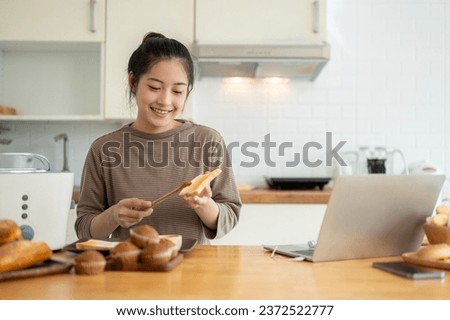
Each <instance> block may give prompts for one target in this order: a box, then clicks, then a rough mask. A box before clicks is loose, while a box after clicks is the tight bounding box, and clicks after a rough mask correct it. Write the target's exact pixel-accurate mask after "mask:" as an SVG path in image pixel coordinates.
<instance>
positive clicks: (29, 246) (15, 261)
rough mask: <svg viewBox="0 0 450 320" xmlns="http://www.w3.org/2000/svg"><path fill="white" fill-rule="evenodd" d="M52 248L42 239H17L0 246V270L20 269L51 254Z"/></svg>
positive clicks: (45, 258) (47, 257) (43, 259)
mask: <svg viewBox="0 0 450 320" xmlns="http://www.w3.org/2000/svg"><path fill="white" fill-rule="evenodd" d="M52 254H53V253H52V250H51V249H50V247H49V246H48V245H47V244H46V243H45V242H43V241H30V240H17V241H12V242H8V243H7V244H4V245H3V246H1V247H0V272H8V271H13V270H20V269H24V268H27V267H30V266H32V265H35V264H37V263H39V262H42V261H45V260H47V259H49V258H50V257H51V256H52Z"/></svg>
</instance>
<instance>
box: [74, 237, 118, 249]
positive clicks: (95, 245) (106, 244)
mask: <svg viewBox="0 0 450 320" xmlns="http://www.w3.org/2000/svg"><path fill="white" fill-rule="evenodd" d="M116 245H117V242H111V241H106V240H96V239H89V240H86V241H83V242H77V243H75V248H77V249H81V250H90V249H92V250H111V249H113V248H114V247H115V246H116Z"/></svg>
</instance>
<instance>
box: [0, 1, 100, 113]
mask: <svg viewBox="0 0 450 320" xmlns="http://www.w3.org/2000/svg"><path fill="white" fill-rule="evenodd" d="M105 4H106V3H105V0H95V1H90V0H39V1H34V0H0V104H3V105H8V106H11V107H13V108H15V109H16V110H17V113H18V115H17V116H2V117H1V118H0V119H7V120H52V119H57V120H72V119H101V118H102V116H103V115H102V112H103V108H102V94H103V92H102V85H101V84H102V81H103V76H102V72H103V67H102V63H103V46H104V39H105Z"/></svg>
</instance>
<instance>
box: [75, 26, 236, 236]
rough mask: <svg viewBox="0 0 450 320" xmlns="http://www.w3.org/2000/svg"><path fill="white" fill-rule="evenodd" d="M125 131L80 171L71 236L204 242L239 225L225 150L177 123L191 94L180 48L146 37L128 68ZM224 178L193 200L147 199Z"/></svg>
mask: <svg viewBox="0 0 450 320" xmlns="http://www.w3.org/2000/svg"><path fill="white" fill-rule="evenodd" d="M128 82H129V89H130V99H132V98H134V99H135V101H136V104H137V109H138V112H137V118H136V121H134V122H133V123H131V124H128V125H125V126H123V127H122V128H120V129H119V130H117V131H114V132H111V133H109V134H106V135H105V136H102V137H100V138H98V139H97V140H95V141H94V142H93V144H92V145H91V148H90V150H89V152H88V155H87V158H86V162H85V165H84V169H83V175H82V181H81V190H80V200H79V203H78V207H77V219H76V222H75V229H76V231H77V235H78V237H79V238H106V237H109V236H112V237H117V238H120V239H127V238H128V237H129V228H130V227H132V226H135V225H139V224H149V225H151V226H153V227H154V228H156V230H157V231H158V232H159V233H160V234H169V233H178V234H182V235H183V237H185V238H192V239H197V240H198V242H199V243H201V244H206V243H209V239H214V238H220V237H222V236H224V235H225V234H227V233H228V232H229V231H230V230H231V229H232V228H233V227H234V226H235V225H236V224H237V222H238V218H239V211H240V207H241V202H240V198H239V193H238V191H237V189H236V184H235V179H234V176H233V172H232V168H231V165H230V161H229V158H228V154H227V149H226V146H225V143H224V141H223V139H222V137H221V136H220V134H219V133H217V132H216V131H215V130H213V129H211V128H208V127H205V126H200V125H197V124H194V123H192V122H190V121H185V120H178V119H176V118H177V116H179V115H180V114H181V112H182V110H183V107H184V104H185V102H186V99H187V97H188V95H189V93H190V92H191V90H192V87H193V82H194V67H193V62H192V58H191V56H190V54H189V52H188V50H187V49H186V47H185V46H184V45H182V44H181V43H179V42H178V41H176V40H174V39H168V38H166V37H164V36H163V35H162V34H158V33H149V34H147V35H146V36H145V37H144V40H143V42H142V44H141V45H140V46H139V47H138V48H137V49H136V50H135V51H134V53H133V54H132V55H131V57H130V60H129V63H128ZM215 168H220V169H221V170H222V174H220V175H219V176H218V177H217V178H216V179H214V180H213V181H212V182H211V186H208V187H207V188H205V189H204V191H203V192H202V193H201V194H200V195H199V196H194V197H184V199H181V198H180V197H178V196H172V197H170V198H169V199H168V200H166V201H164V202H162V203H160V204H158V205H157V206H155V207H154V208H152V202H151V200H152V199H153V200H154V199H157V198H158V197H160V196H161V195H163V194H165V193H167V192H169V191H171V190H172V189H174V188H176V187H177V186H179V185H181V184H182V183H183V182H186V181H190V180H192V179H193V178H194V177H196V176H197V175H199V174H203V173H205V172H207V171H211V170H213V169H215Z"/></svg>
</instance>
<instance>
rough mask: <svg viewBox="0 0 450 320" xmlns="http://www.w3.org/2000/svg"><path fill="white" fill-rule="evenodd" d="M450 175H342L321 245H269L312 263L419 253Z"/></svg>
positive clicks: (320, 238)
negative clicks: (424, 227)
mask: <svg viewBox="0 0 450 320" xmlns="http://www.w3.org/2000/svg"><path fill="white" fill-rule="evenodd" d="M444 181H445V176H444V175H382V174H379V175H378V174H372V175H362V176H339V177H338V178H337V179H336V181H335V182H334V186H333V190H332V193H331V196H330V199H329V202H328V205H327V208H326V211H325V215H324V218H323V221H322V225H321V228H320V232H319V236H318V238H317V243H316V242H315V241H310V242H309V243H308V244H302V245H278V246H277V245H264V246H263V247H264V248H265V249H266V250H269V251H271V252H274V253H278V254H282V255H286V256H290V257H296V258H300V259H302V258H303V259H304V260H307V261H312V262H320V261H337V260H346V259H364V258H374V257H387V256H398V255H401V254H403V253H405V252H411V251H416V250H417V249H418V248H419V246H420V244H421V243H422V241H423V236H424V232H423V224H424V223H425V220H426V218H427V217H429V216H431V215H432V214H433V211H434V208H435V206H436V203H437V201H438V198H439V195H440V192H441V189H442V186H443V184H444Z"/></svg>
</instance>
